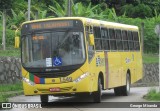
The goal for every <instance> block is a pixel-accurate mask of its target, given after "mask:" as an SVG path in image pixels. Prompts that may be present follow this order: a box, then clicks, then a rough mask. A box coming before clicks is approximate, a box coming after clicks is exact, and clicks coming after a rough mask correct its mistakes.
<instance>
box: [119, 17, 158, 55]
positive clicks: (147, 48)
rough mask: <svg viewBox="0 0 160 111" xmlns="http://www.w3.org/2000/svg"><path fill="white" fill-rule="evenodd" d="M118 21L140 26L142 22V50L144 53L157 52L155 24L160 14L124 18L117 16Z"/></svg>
mask: <svg viewBox="0 0 160 111" xmlns="http://www.w3.org/2000/svg"><path fill="white" fill-rule="evenodd" d="M119 22H121V23H124V24H130V25H136V26H138V27H139V29H140V27H141V23H142V22H143V23H144V52H145V53H159V38H158V36H157V35H156V34H155V31H154V29H155V26H156V25H157V24H158V23H160V16H157V17H153V18H146V19H140V18H134V19H133V18H126V17H119Z"/></svg>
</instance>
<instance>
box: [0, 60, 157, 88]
mask: <svg viewBox="0 0 160 111" xmlns="http://www.w3.org/2000/svg"><path fill="white" fill-rule="evenodd" d="M143 68H144V70H143V71H144V77H143V79H142V80H140V81H138V82H137V83H136V84H134V85H136V86H137V85H140V86H144V85H145V86H146V85H155V84H158V81H159V64H158V63H157V64H144V65H143ZM21 77H22V76H21V61H20V59H19V58H15V57H0V84H6V83H16V82H19V81H21Z"/></svg>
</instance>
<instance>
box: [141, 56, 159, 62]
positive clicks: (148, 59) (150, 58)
mask: <svg viewBox="0 0 160 111" xmlns="http://www.w3.org/2000/svg"><path fill="white" fill-rule="evenodd" d="M143 63H145V64H150V63H159V56H158V55H153V54H144V55H143Z"/></svg>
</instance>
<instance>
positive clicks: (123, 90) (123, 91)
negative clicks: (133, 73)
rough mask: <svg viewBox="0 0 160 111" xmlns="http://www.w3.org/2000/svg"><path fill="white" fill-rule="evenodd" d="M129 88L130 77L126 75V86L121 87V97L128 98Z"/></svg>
mask: <svg viewBox="0 0 160 111" xmlns="http://www.w3.org/2000/svg"><path fill="white" fill-rule="evenodd" d="M130 86H131V79H130V75H129V74H128V73H127V76H126V85H125V86H122V95H123V96H128V95H129V93H130Z"/></svg>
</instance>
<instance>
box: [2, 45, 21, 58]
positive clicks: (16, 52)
mask: <svg viewBox="0 0 160 111" xmlns="http://www.w3.org/2000/svg"><path fill="white" fill-rule="evenodd" d="M7 56H8V57H20V49H15V48H14V47H7V48H6V50H5V51H4V50H2V48H0V57H7Z"/></svg>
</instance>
